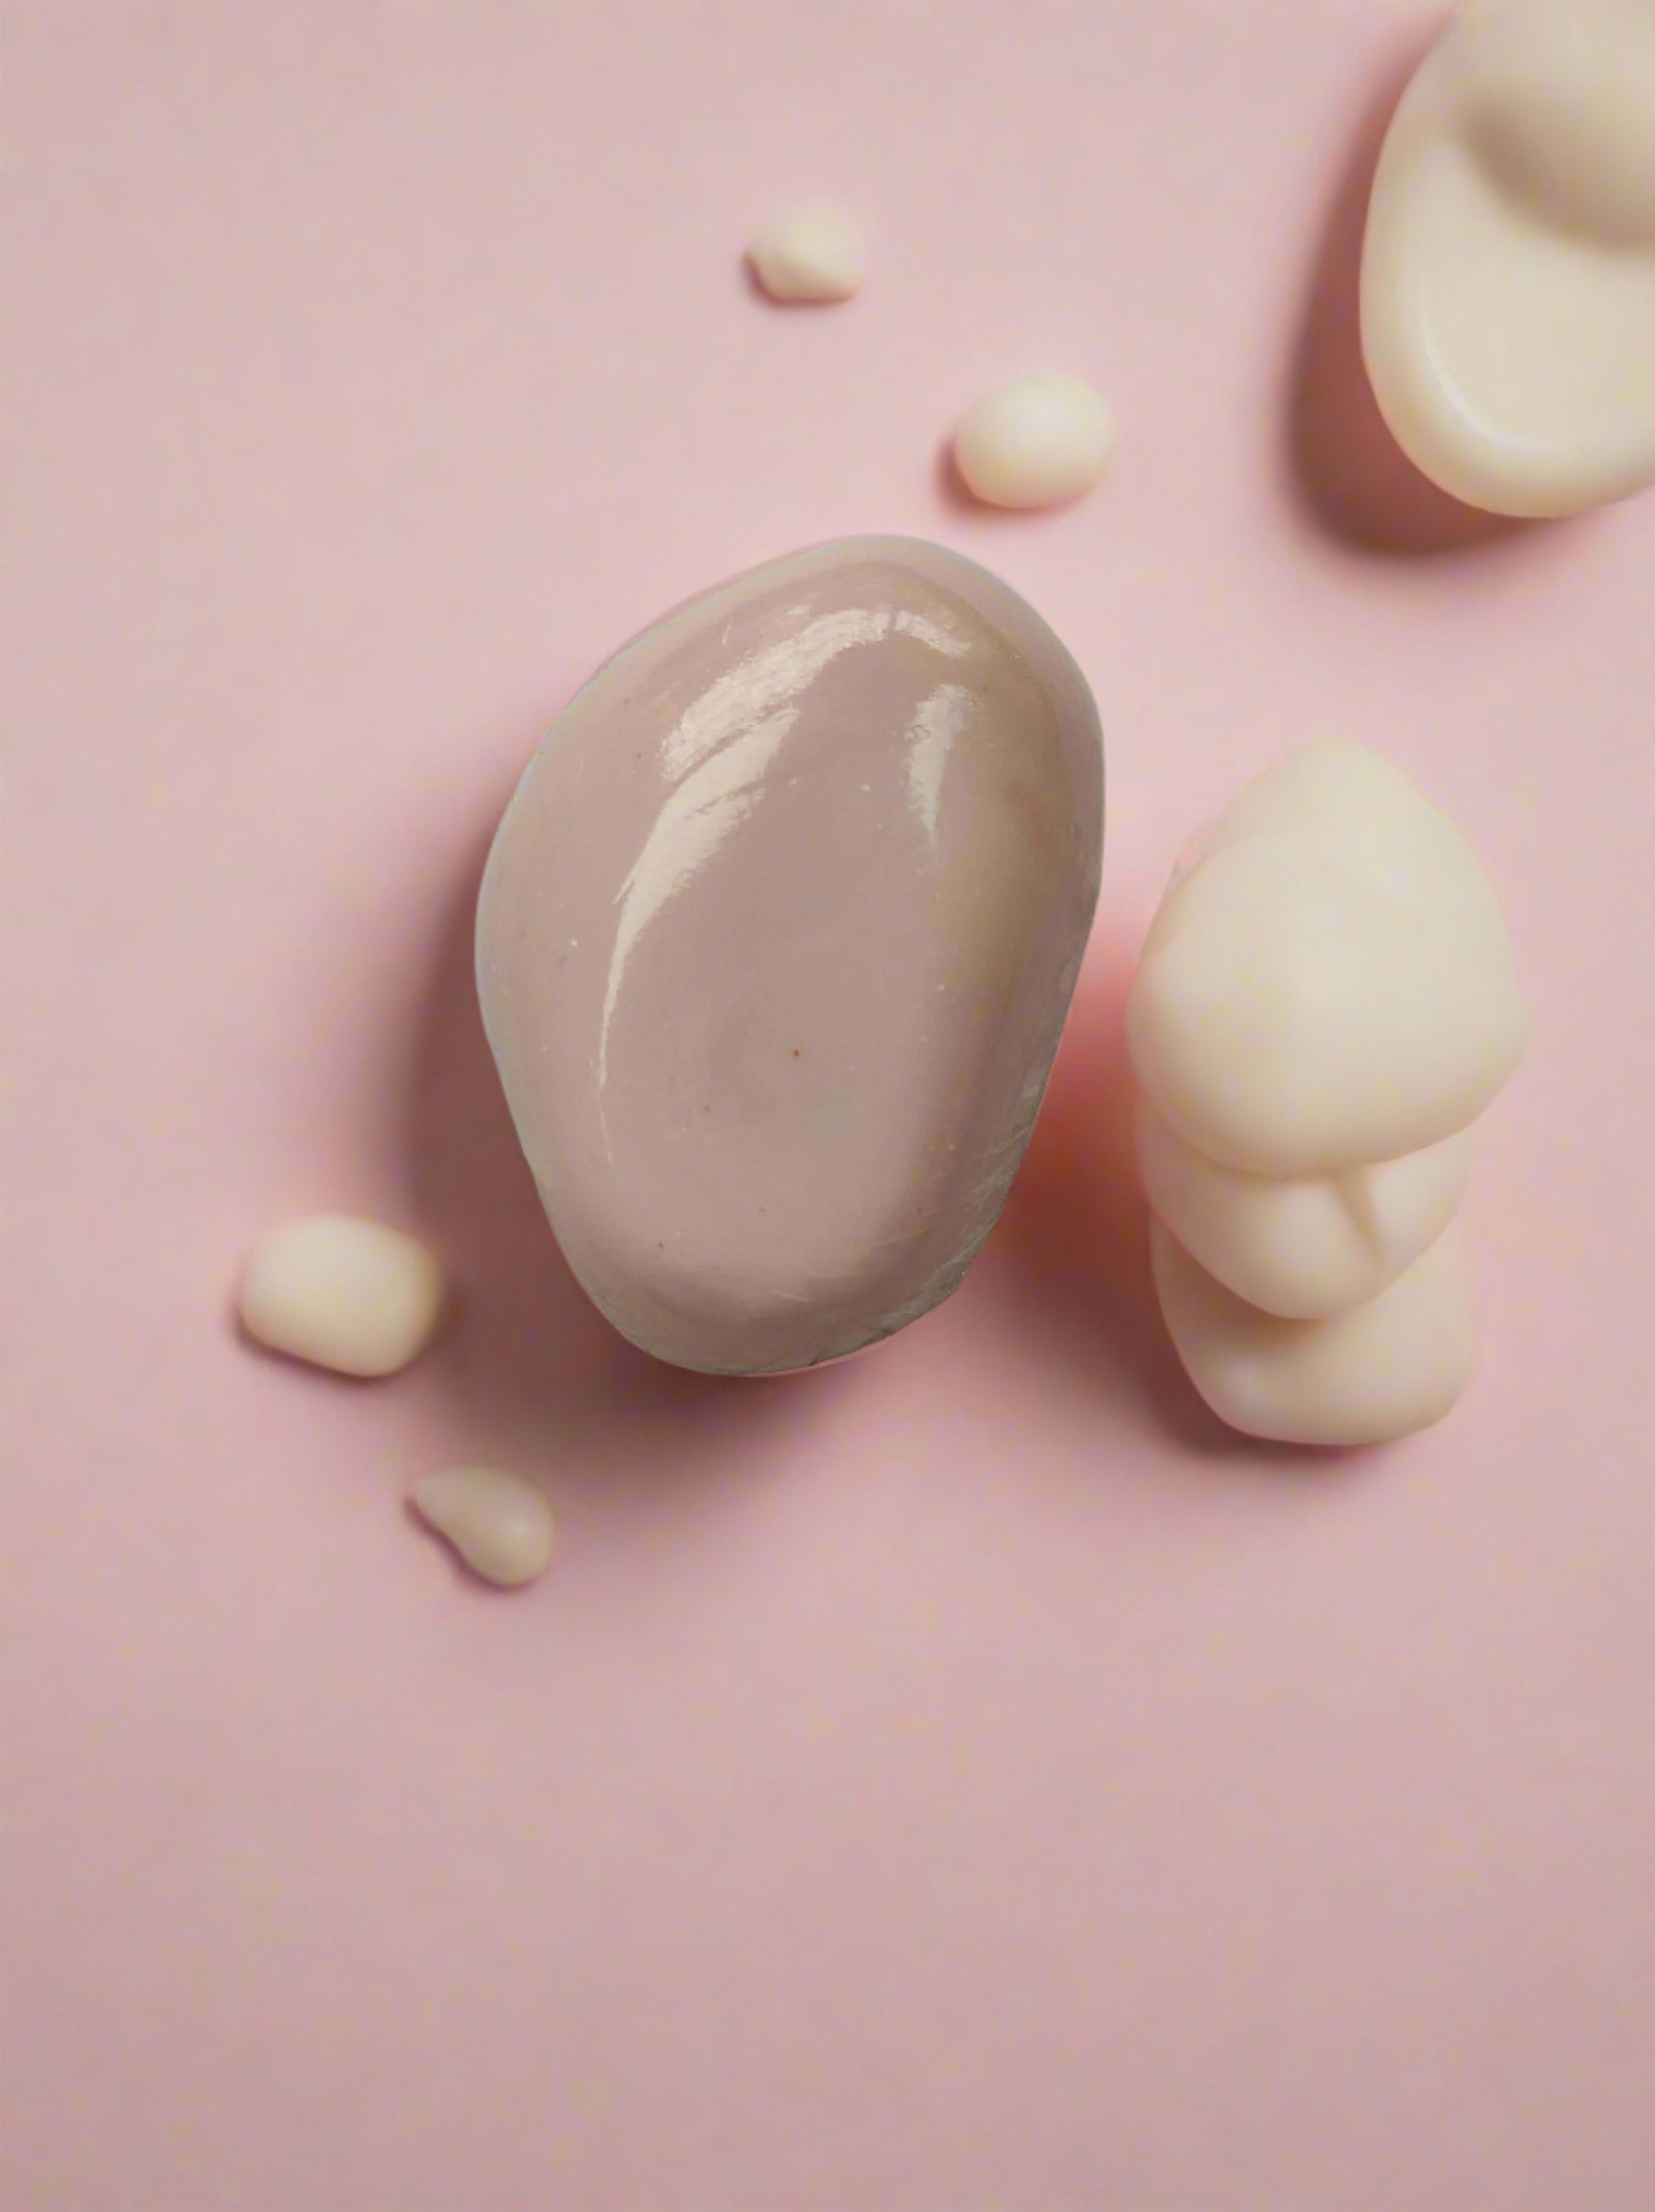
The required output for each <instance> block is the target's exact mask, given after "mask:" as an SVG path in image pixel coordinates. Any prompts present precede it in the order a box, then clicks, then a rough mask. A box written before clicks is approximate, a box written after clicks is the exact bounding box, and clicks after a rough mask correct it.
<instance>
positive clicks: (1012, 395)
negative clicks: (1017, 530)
mask: <svg viewBox="0 0 1655 2212" xmlns="http://www.w3.org/2000/svg"><path fill="white" fill-rule="evenodd" d="M1115 440H1116V429H1115V418H1114V416H1113V415H1112V414H1111V413H1110V408H1109V403H1108V401H1107V400H1106V399H1105V398H1104V396H1103V394H1102V392H1098V391H1096V390H1094V389H1093V387H1092V386H1091V385H1090V384H1086V383H1084V382H1082V380H1080V377H1078V376H1063V375H1042V376H1019V377H1018V378H1017V379H1016V380H1014V381H1013V382H1012V383H1010V384H1002V385H1001V386H999V388H998V389H997V390H995V391H994V392H986V393H985V394H984V395H983V398H981V399H979V400H978V401H977V404H975V405H974V406H973V407H972V408H971V409H970V411H969V412H968V413H967V414H966V416H965V417H964V420H963V421H962V422H961V423H960V426H959V428H958V430H957V431H956V432H955V434H954V462H955V465H956V466H957V467H958V471H959V473H960V475H961V477H963V478H964V482H965V484H966V486H967V487H968V489H970V491H971V492H972V493H973V494H974V495H976V497H977V498H978V499H980V500H983V501H985V502H986V503H987V505H989V507H1055V506H1056V505H1057V504H1058V503H1059V502H1060V501H1064V500H1070V499H1075V498H1078V497H1079V496H1080V493H1082V492H1083V491H1089V490H1090V489H1092V485H1093V484H1095V483H1097V481H1098V478H1099V477H1101V476H1102V475H1103V473H1104V470H1105V469H1106V468H1107V467H1108V466H1109V463H1110V456H1111V455H1112V454H1113V453H1114V451H1115Z"/></svg>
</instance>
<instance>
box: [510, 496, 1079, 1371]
mask: <svg viewBox="0 0 1655 2212" xmlns="http://www.w3.org/2000/svg"><path fill="white" fill-rule="evenodd" d="M1102 829H1103V756H1102V744H1101V740H1100V737H1099V733H1098V717H1097V711H1096V708H1095V707H1094V706H1093V703H1092V696H1091V693H1090V691H1089V690H1088V689H1087V687H1086V682H1085V679H1084V678H1083V677H1082V676H1081V674H1080V671H1079V669H1078V668H1077V667H1076V665H1075V664H1074V661H1073V660H1072V659H1071V658H1070V657H1069V655H1068V653H1067V652H1066V651H1065V650H1064V648H1063V647H1062V645H1061V644H1060V643H1059V641H1058V640H1057V639H1056V637H1055V636H1054V635H1053V634H1052V632H1051V631H1050V629H1048V628H1047V627H1046V625H1045V624H1044V623H1043V622H1042V621H1041V620H1040V618H1039V617H1038V616H1037V615H1036V614H1035V613H1034V611H1032V609H1031V608H1030V607H1029V606H1028V605H1026V604H1025V602H1024V601H1023V600H1022V599H1019V597H1018V596H1017V594H1016V593H1015V592H1013V591H1011V590H1010V589H1009V587H1008V586H1006V585H1004V584H1002V583H1001V582H1000V581H999V580H998V579H996V578H995V577H994V576H992V575H990V574H988V573H987V572H986V571H985V570H983V569H982V568H977V566H976V565H975V564H974V563H972V562H969V561H966V560H964V559H962V558H961V557H960V556H958V555H957V554H954V553H951V552H948V551H946V550H943V549H942V548H940V547H939V546H935V545H931V544H924V543H922V542H921V541H918V540H915V539H905V538H847V539H843V540H840V541H837V542H836V543H834V544H828V545H824V546H818V547H816V548H813V549H812V550H808V551H806V552H803V553H799V554H794V555H793V556H788V557H787V558H785V559H782V560H779V561H776V562H770V563H768V564H767V565H765V566H764V567H762V568H756V569H753V570H751V571H749V572H748V573H747V574H745V575H742V576H739V577H737V578H736V579H735V580H733V581H732V582H729V583H727V584H724V585H722V586H719V587H718V588H717V589H715V590H714V591H712V592H708V593H706V594H705V595H703V597H701V598H699V599H695V600H693V601H691V603H690V604H689V605H686V606H684V607H681V608H679V609H678V610H677V611H675V612H674V613H672V614H670V615H668V616H666V617H664V618H663V619H662V620H661V621H660V622H659V623H656V624H655V625H654V627H653V628H652V629H648V630H646V631H645V632H644V633H643V634H642V636H640V637H639V638H637V639H636V640H635V641H633V642H632V643H631V644H630V645H629V646H628V647H625V648H624V650H623V651H622V652H621V653H618V655H617V656H616V657H615V658H614V659H612V660H611V661H609V662H608V663H607V664H606V665H605V666H604V667H603V668H601V669H600V670H599V672H598V674H597V675H596V676H594V677H593V678H592V680H591V681H590V682H589V683H588V684H587V685H586V687H585V689H584V690H581V692H580V693H579V694H578V695H577V696H576V697H575V699H574V701H573V702H571V703H570V705H569V707H568V708H566V709H565V710H564V712H563V714H561V715H560V716H559V718H558V720H557V722H556V723H555V724H554V725H553V727H552V729H551V732H550V733H549V735H548V736H547V738H546V739H545V742H544V744H542V745H541V747H540V749H539V750H538V753H537V754H536V756H535V757H534V759H533V761H532V763H531V764H530V766H529V768H528V769H527V771H526V774H525V775H524V777H523V780H522V781H521V783H520V786H519V787H518V790H517V793H516V794H515V796H514V799H513V800H512V802H511V805H509V807H508V810H507V812H506V816H505V818H504V820H503V822H502V824H501V828H500V830H499V833H498V836H496V841H495V846H494V850H493V852H492V854H491V855H490V861H489V866H488V870H487V872H486V875H485V878H484V885H483V891H482V896H481V900H480V903H479V908H478V989H479V993H480V996H481V1000H482V1005H483V1013H484V1024H485V1026H486V1028H487V1030H488V1034H489V1039H490V1044H491V1046H492V1048H493V1050H494V1054H495V1057H496V1062H497V1064H498V1066H499V1069H500V1073H501V1077H502V1082H503V1085H504V1087H505V1091H506V1096H507V1098H508V1103H509V1104H510V1107H511V1110H512V1114H513V1116H514V1121H515V1122H516V1125H517V1131H518V1135H519V1137H520V1140H521V1142H522V1145H523V1148H524V1151H525V1152H526V1155H527V1157H528V1160H529V1163H530V1165H531V1167H532V1170H533V1171H534V1175H535V1178H536V1181H537V1182H538V1186H539V1189H540V1193H541V1196H542V1199H543V1200H544V1202H545V1207H546V1211H547V1213H548V1215H549V1217H550V1218H551V1225H552V1228H553V1230H554V1231H555V1232H556V1235H557V1240H558V1243H559V1244H560V1245H561V1246H562V1249H563V1254H564V1256H565V1258H566V1259H567V1260H568V1261H569V1265H570V1267H572V1268H573V1270H574V1272H575V1274H576V1276H577V1277H578V1278H579V1279H580V1280H581V1284H582V1285H584V1287H585V1288H586V1290H587V1292H588V1294H589V1295H590V1296H591V1297H592V1298H593V1301H594V1303H595V1304H597V1305H598V1306H599V1308H600V1309H601V1310H602V1311H603V1312H604V1313H605V1315H607V1316H608V1317H609V1319H610V1320H611V1322H613V1323H614V1324H615V1326H616V1327H617V1328H618V1329H620V1330H621V1332H622V1333H623V1334H624V1335H626V1336H627V1337H629V1338H630V1340H632V1341H633V1342H634V1343H635V1344H637V1345H639V1346H642V1348H643V1349H644V1350H645V1351H647V1352H652V1353H654V1355H655V1356H656V1357H658V1358H662V1359H666V1360H669V1361H671V1362H672V1363H673V1364H677V1365H679V1366H684V1367H691V1368H699V1369H703V1370H709V1371H711V1372H715V1373H730V1374H751V1375H757V1374H765V1373H775V1372H780V1371H783V1370H788V1369H793V1368H798V1367H805V1366H810V1365H813V1364H817V1363H818V1362H820V1361H823V1360H826V1359H832V1358H839V1357H842V1356H843V1354H845V1353H847V1352H855V1351H856V1350H858V1349H860V1348H861V1346H864V1345H867V1344H869V1343H872V1342H873V1341H874V1340H877V1339H879V1338H880V1337H884V1336H888V1335H890V1334H891V1333H892V1332H893V1331H894V1330H896V1329H898V1328H903V1327H904V1325H905V1324H906V1323H908V1322H910V1321H913V1320H916V1318H917V1317H918V1316H920V1315H921V1314H922V1313H924V1312H926V1311H927V1310H928V1309H929V1308H930V1307H932V1306H934V1305H935V1304H938V1303H939V1301H940V1300H941V1299H943V1298H945V1297H947V1296H948V1294H949V1293H950V1292H951V1291H952V1290H953V1289H954V1288H955V1287H956V1286H957V1285H958V1282H959V1280H960V1279H961V1277H962V1276H963V1274H964V1271H965V1269H966V1267H968V1266H969V1264H970V1261H971V1259H972V1257H973V1256H974V1255H975V1254H976V1252H977V1249H978V1248H979V1246H980V1245H981V1244H982V1243H983V1238H984V1237H986V1236H987V1234H988V1231H989V1228H990V1227H991V1226H992V1225H993V1222H994V1219H995V1215H996V1214H997V1213H998V1212H999V1210H1000V1206H1001V1201H1002V1200H1003V1199H1004V1197H1005V1195H1006V1192H1007V1188H1008V1186H1009V1184H1010V1182H1011V1179H1012V1177H1013V1174H1014V1173H1015V1172H1016V1170H1017V1167H1018V1164H1019V1161H1020V1159H1021V1158H1022V1155H1023V1151H1024V1147H1025V1144H1026V1142H1027V1139H1028V1136H1029V1133H1030V1130H1031V1127H1032V1125H1033V1121H1034V1116H1035V1114H1036V1111H1037V1108H1038V1106H1039V1103H1040V1099H1041V1095H1042V1093H1043V1091H1044V1086H1045V1081H1046V1077H1047V1074H1048V1073H1049V1071H1050V1064H1051V1060H1052V1055H1053V1053H1054V1052H1055V1050H1056V1044H1057V1039H1058V1034H1059V1031H1060V1030H1061V1029H1062V1024H1063V1018H1064V1015H1065V1013H1066V1012H1067V1010H1068V1003H1069V999H1070V995H1071V994H1072V992H1073V989H1074V981H1075V976H1076V975H1077V973H1078V970H1079V968H1080V959H1081V955H1082V953H1083V951H1084V950H1085V946H1086V936H1087V933H1088V930H1089V928H1090V926H1091V922H1092V910H1093V908H1094V906H1095V904H1096V902H1097V895H1098V870H1099V863H1100V853H1101V842H1102Z"/></svg>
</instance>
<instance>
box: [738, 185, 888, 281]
mask: <svg viewBox="0 0 1655 2212" xmlns="http://www.w3.org/2000/svg"><path fill="white" fill-rule="evenodd" d="M747 258H748V261H749V262H750V263H751V266H752V271H753V274H754V276H757V277H758V281H759V283H760V284H761V285H762V286H763V287H764V289H765V291H766V292H768V293H769V294H770V297H771V299H773V300H788V301H795V300H796V301H816V302H818V303H822V304H825V303H826V302H828V301H837V300H849V299H850V298H852V297H853V296H854V295H855V294H856V293H858V292H860V291H861V289H862V280H863V277H864V276H865V275H866V273H867V247H866V246H864V245H863V243H862V234H861V228H859V226H858V224H857V222H856V221H855V217H854V216H852V215H851V214H850V213H849V210H847V209H845V208H843V207H840V206H839V205H838V204H837V202H834V201H831V200H810V201H806V202H805V203H804V204H802V205H800V206H798V207H792V208H788V209H786V210H783V211H782V213H781V214H780V215H777V216H774V217H772V219H771V220H770V222H767V223H766V224H765V225H764V228H763V229H762V230H758V231H756V232H755V233H754V234H753V236H752V237H751V240H749V241H748V246H747Z"/></svg>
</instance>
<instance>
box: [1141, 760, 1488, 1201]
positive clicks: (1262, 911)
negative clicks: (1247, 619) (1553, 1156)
mask: <svg viewBox="0 0 1655 2212" xmlns="http://www.w3.org/2000/svg"><path fill="white" fill-rule="evenodd" d="M1127 1024H1128V1036H1129V1046H1130V1050H1131V1056H1132V1065H1133V1069H1134V1072H1135V1074H1136V1076H1137V1079H1138V1082H1139V1085H1140V1086H1141V1089H1142V1090H1143V1091H1144V1092H1145V1094H1146V1096H1147V1097H1148V1099H1149V1101H1150V1103H1151V1104H1152V1105H1153V1107H1154V1109H1155V1110H1156V1111H1157V1112H1158V1113H1159V1115H1161V1117H1162V1119H1163V1120H1164V1121H1166V1122H1167V1123H1168V1124H1169V1125H1170V1127H1171V1128H1172V1129H1173V1131H1174V1132H1175V1133H1177V1135H1178V1136H1179V1137H1181V1138H1182V1139H1183V1141H1184V1142H1185V1144H1187V1145H1190V1146H1193V1147H1194V1148H1195V1150H1196V1152H1201V1153H1203V1154H1205V1155H1206V1157H1207V1158H1208V1159H1211V1160H1214V1161H1216V1162H1218V1163H1219V1164H1220V1165H1221V1166H1224V1167H1229V1168H1238V1169H1241V1170H1245V1171H1246V1172H1247V1173H1249V1174H1251V1175H1256V1176H1272V1177H1280V1176H1294V1177H1298V1176H1323V1175H1328V1174H1336V1173H1340V1172H1342V1171H1343V1170H1347V1169H1350V1168H1360V1167H1366V1166H1367V1165H1370V1164H1372V1162H1374V1161H1376V1160H1395V1159H1398V1158H1401V1157H1402V1155H1403V1154H1404V1153H1409V1152H1422V1151H1423V1150H1424V1149H1425V1148H1426V1147H1427V1146H1432V1145H1436V1144H1439V1143H1440V1142H1441V1140H1442V1139H1444V1138H1446V1137H1451V1136H1452V1135H1454V1134H1455V1133H1457V1131H1459V1130H1461V1129H1463V1128H1465V1127H1468V1126H1469V1123H1470V1122H1472V1121H1475V1120H1476V1117H1477V1115H1479V1114H1480V1113H1481V1112H1482V1109H1483V1108H1484V1107H1485V1106H1487V1105H1488V1102H1489V1100H1490V1099H1491V1098H1492V1097H1494V1093H1495V1092H1496V1091H1498V1090H1499V1089H1500V1085H1502V1084H1503V1083H1504V1082H1505V1081H1506V1078H1507V1077H1508V1076H1509V1075H1510V1074H1511V1073H1512V1070H1513V1069H1514V1068H1515V1066H1517V1063H1518V1060H1519V1059H1520V1058H1521V1056H1522V1052H1523V1045H1524V1037H1525V1036H1526V1031H1527V1019H1526V1016H1525V1014H1524V1007H1523V1002H1522V999H1521V996H1520V994H1519V993H1518V987H1517V978H1516V974H1515V970H1514V968H1513V964H1512V949H1511V942H1510V939H1509V938H1508V937H1507V935H1506V925H1505V921H1504V919H1503V917H1502V915H1501V913H1500V902H1499V899H1498V897H1497V896H1495V893H1494V887H1493V885H1492V884H1490V883H1489V881H1488V877H1487V876H1486V875H1485V874H1484V873H1483V871H1482V867H1481V866H1479V865H1478V862H1477V860H1476V855H1475V854H1473V853H1472V851H1471V849H1470V848H1469V845H1468V844H1467V843H1466V842H1465V840H1464V839H1463V837H1462V836H1460V834H1459V832H1458V830H1457V829H1455V827H1454V825H1453V824H1452V823H1451V822H1450V821H1449V820H1448V818H1447V817H1446V816H1445V815H1444V814H1442V813H1440V812H1439V811H1438V809H1437V808H1436V807H1434V806H1433V805H1432V804H1431V802H1430V801H1429V800H1428V799H1427V798H1426V796H1425V794H1424V793H1422V792H1421V790H1420V789H1419V788H1418V787H1417V786H1416V785H1415V784H1413V783H1411V782H1410V781H1409V779H1408V778H1407V777H1406V776H1405V775H1403V774H1402V771H1401V770H1400V769H1396V768H1394V767H1392V766H1391V765H1390V763H1389V762H1387V761H1385V760H1384V759H1382V758H1381V757H1380V756H1379V755H1378V753H1375V752H1372V751H1370V750H1368V749H1367V747H1366V746H1364V745H1359V744H1350V743H1348V742H1346V741H1343V740H1328V741H1325V742H1323V743H1321V744H1312V745H1307V746H1305V747H1304V748H1302V749H1301V750H1299V752H1297V753H1294V754H1293V755H1291V756H1290V757H1288V759H1287V761H1285V762H1284V763H1282V764H1281V767H1280V768H1277V769H1273V770H1272V771H1270V773H1269V774H1268V775H1264V776H1263V777H1261V778H1260V779H1259V781H1257V782H1256V783H1255V784H1253V785H1252V786H1251V787H1250V788H1249V789H1248V790H1246V791H1245V792H1244V793H1242V794H1241V796H1240V798H1239V799H1237V800H1236V801H1235V803H1234V804H1233V805H1232V806H1231V807H1230V808H1229V809H1228V810H1227V811H1226V812H1225V813H1224V814H1223V815H1221V816H1220V817H1219V820H1218V821H1217V823H1215V824H1214V827H1213V829H1211V830H1210V831H1209V832H1208V836H1207V837H1206V839H1205V841H1204V842H1203V844H1202V848H1201V850H1200V852H1199V854H1197V855H1196V857H1195V858H1194V859H1193V860H1190V861H1189V862H1187V863H1186V865H1185V866H1184V867H1183V872H1181V873H1180V875H1179V876H1178V877H1177V879H1176V880H1175V882H1174V884H1173V885H1172V887H1171V890H1169V891H1168V892H1167V894H1166V896H1165V898H1164V899H1163V901H1162V902H1161V905H1160V908H1159V912H1158V913H1157V915H1156V916H1155V919H1154V921H1153V924H1152V926H1151V928H1150V932H1149V936H1148V938H1147V941H1146V944H1145V946H1144V951H1143V957H1142V959H1141V963H1140V965H1139V969H1138V973H1137V975H1136V976H1135V979H1134V982H1133V987H1132V993H1131V997H1130V1000H1129V1005H1128V1011H1127Z"/></svg>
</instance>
